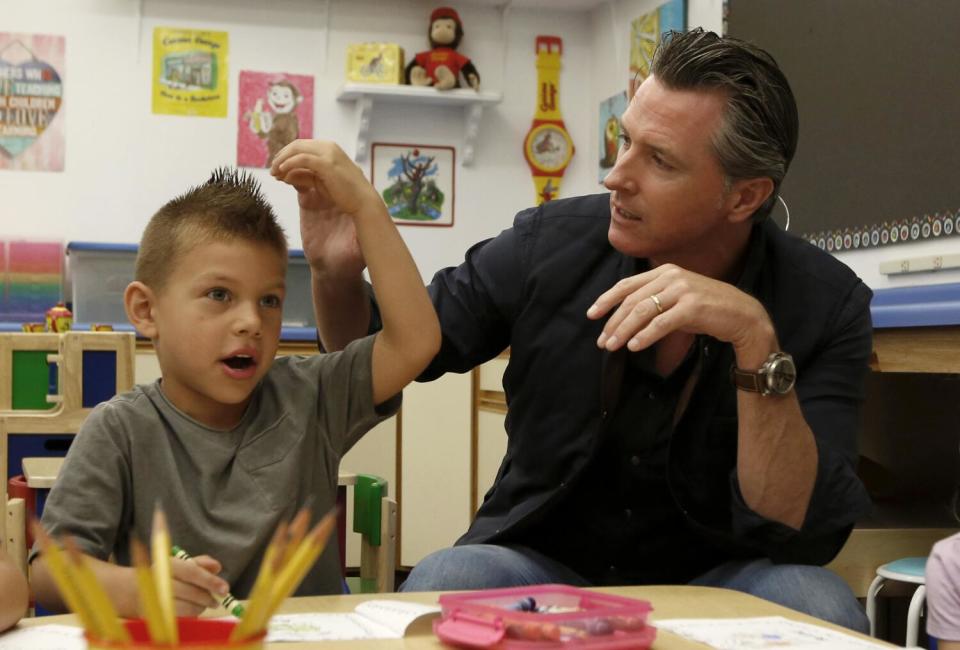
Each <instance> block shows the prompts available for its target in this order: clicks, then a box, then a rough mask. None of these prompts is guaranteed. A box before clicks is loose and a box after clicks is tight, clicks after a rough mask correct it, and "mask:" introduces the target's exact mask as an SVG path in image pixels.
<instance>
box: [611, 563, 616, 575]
mask: <svg viewBox="0 0 960 650" xmlns="http://www.w3.org/2000/svg"><path fill="white" fill-rule="evenodd" d="M616 572H617V567H615V566H614V565H612V564H611V565H610V573H616Z"/></svg>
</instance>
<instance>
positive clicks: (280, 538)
mask: <svg viewBox="0 0 960 650" xmlns="http://www.w3.org/2000/svg"><path fill="white" fill-rule="evenodd" d="M286 538H287V526H286V524H284V523H283V522H281V523H280V525H279V526H277V530H276V531H274V533H273V537H272V538H271V539H270V544H268V545H267V550H266V551H265V552H264V554H263V560H261V562H260V571H259V572H258V573H257V579H256V580H255V581H254V583H253V589H251V590H250V597H249V599H248V600H247V611H246V614H244V616H243V619H242V620H241V621H240V623H239V625H237V626H236V627H235V628H233V632H232V633H231V634H230V640H231V641H238V640H240V639H243V638H246V637H247V636H250V635H252V634H253V632H254V631H255V630H256V627H254V626H255V625H256V622H257V620H259V619H260V617H261V614H262V612H263V610H264V609H265V608H266V605H267V602H266V601H267V598H266V597H265V596H267V595H268V594H269V593H270V583H271V582H273V576H274V574H275V571H274V569H276V568H277V567H278V566H280V562H281V561H282V560H283V546H284V543H285V540H286Z"/></svg>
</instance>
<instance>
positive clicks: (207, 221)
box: [135, 167, 287, 290]
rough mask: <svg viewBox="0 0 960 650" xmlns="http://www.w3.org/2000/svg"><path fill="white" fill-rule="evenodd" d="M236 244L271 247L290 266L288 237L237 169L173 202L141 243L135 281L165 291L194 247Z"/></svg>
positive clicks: (255, 186) (219, 172)
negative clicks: (185, 254)
mask: <svg viewBox="0 0 960 650" xmlns="http://www.w3.org/2000/svg"><path fill="white" fill-rule="evenodd" d="M235 239H240V240H243V241H249V242H253V243H258V244H265V245H267V246H269V247H271V248H273V249H274V250H276V251H277V252H278V253H280V254H281V255H282V256H283V258H284V260H286V256H287V238H286V235H284V233H283V228H281V227H280V224H279V223H278V222H277V217H276V215H275V214H274V212H273V208H272V207H270V204H269V203H268V202H267V200H266V199H265V198H264V197H263V193H262V192H261V190H260V184H259V183H258V182H257V179H256V178H254V177H253V175H252V174H250V173H248V172H241V171H239V170H237V169H236V168H233V167H218V168H217V169H215V170H213V173H212V174H211V175H210V179H209V180H208V181H207V182H206V183H204V184H202V185H198V186H196V187H192V188H190V189H189V190H187V191H186V192H184V193H183V194H181V195H180V196H178V197H176V198H175V199H172V200H171V201H168V202H167V203H166V204H165V205H164V206H163V207H162V208H160V209H159V210H158V211H157V213H156V214H154V215H153V217H151V219H150V222H149V223H148V224H147V227H146V229H144V231H143V237H142V239H141V240H140V251H139V253H138V254H137V264H136V271H135V278H136V279H137V280H139V281H140V282H143V283H144V284H146V285H147V286H149V287H151V288H153V289H154V290H160V289H162V288H163V286H164V285H165V283H166V281H167V278H168V277H169V275H170V271H171V270H172V269H173V268H174V265H175V264H176V263H177V261H178V260H179V258H180V256H181V255H183V253H185V252H186V251H188V250H190V249H191V248H192V247H193V246H196V245H197V244H201V243H206V242H211V241H230V240H235Z"/></svg>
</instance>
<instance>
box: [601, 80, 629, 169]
mask: <svg viewBox="0 0 960 650" xmlns="http://www.w3.org/2000/svg"><path fill="white" fill-rule="evenodd" d="M626 110H627V93H626V92H619V93H617V94H616V95H613V96H612V97H607V98H606V99H605V100H603V101H602V102H600V113H599V115H600V148H599V151H600V161H599V163H598V165H597V175H598V179H599V182H601V183H602V182H603V179H604V178H606V177H607V174H609V173H610V170H611V169H613V164H614V163H615V162H617V152H618V151H620V117H621V116H622V115H623V113H624V111H626Z"/></svg>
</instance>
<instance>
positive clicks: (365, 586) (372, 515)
mask: <svg viewBox="0 0 960 650" xmlns="http://www.w3.org/2000/svg"><path fill="white" fill-rule="evenodd" d="M353 531H354V532H356V533H360V536H361V537H360V545H361V546H360V577H359V579H356V578H347V585H348V587H349V588H350V591H352V592H353V593H378V592H388V591H393V583H394V570H395V568H396V563H395V559H396V547H397V502H396V501H394V500H393V499H391V498H390V497H389V496H387V482H386V481H385V480H384V479H382V478H380V477H379V476H373V475H370V474H357V475H356V478H355V482H354V484H353Z"/></svg>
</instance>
